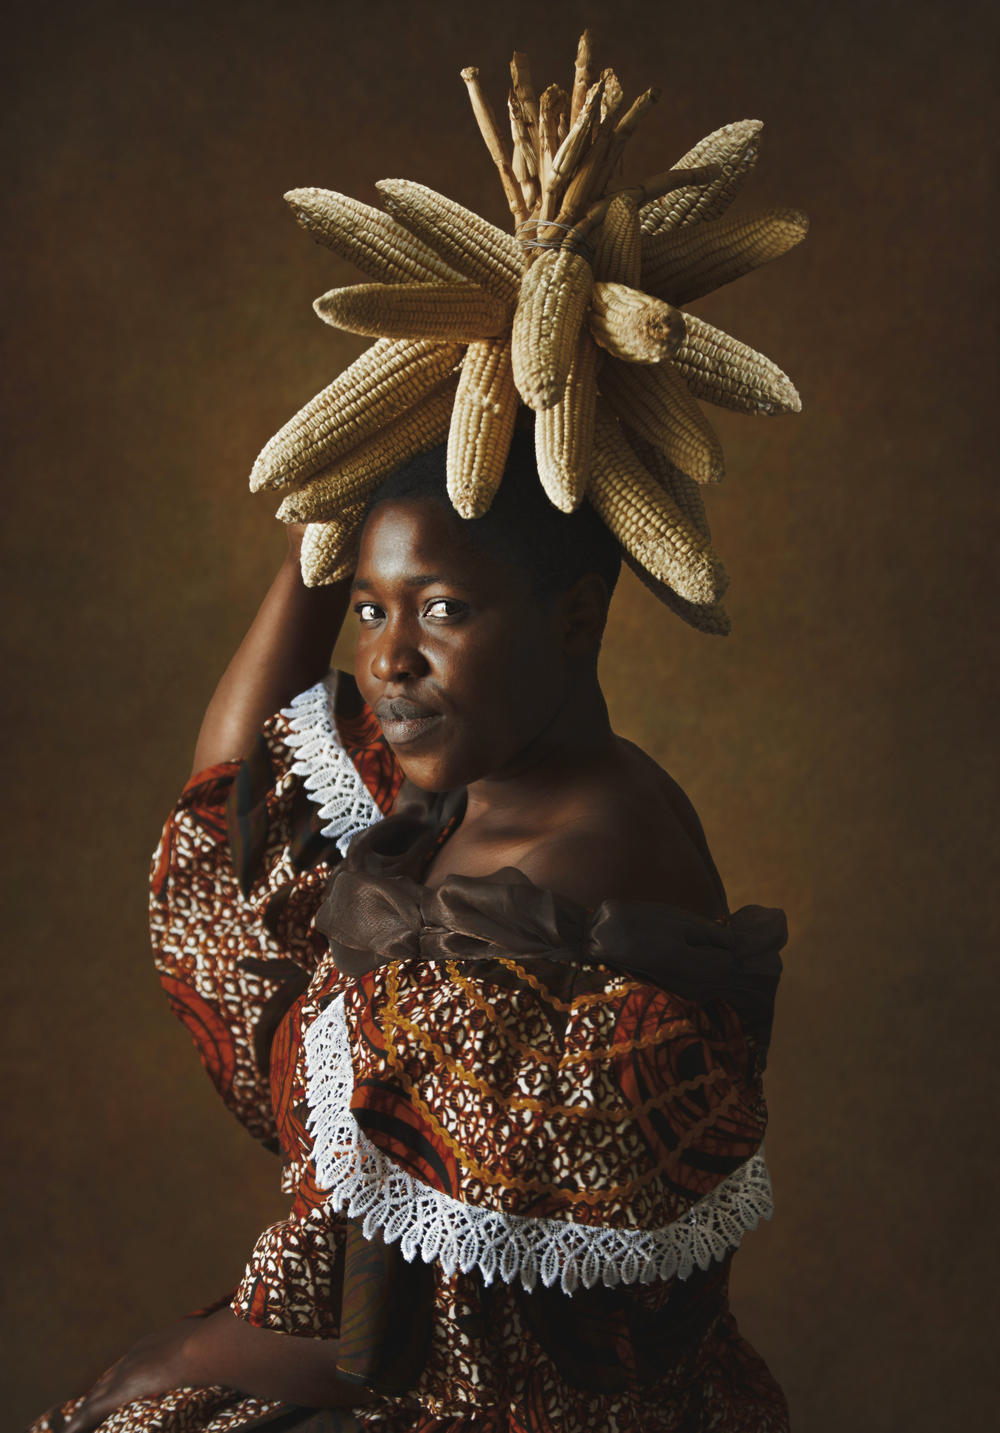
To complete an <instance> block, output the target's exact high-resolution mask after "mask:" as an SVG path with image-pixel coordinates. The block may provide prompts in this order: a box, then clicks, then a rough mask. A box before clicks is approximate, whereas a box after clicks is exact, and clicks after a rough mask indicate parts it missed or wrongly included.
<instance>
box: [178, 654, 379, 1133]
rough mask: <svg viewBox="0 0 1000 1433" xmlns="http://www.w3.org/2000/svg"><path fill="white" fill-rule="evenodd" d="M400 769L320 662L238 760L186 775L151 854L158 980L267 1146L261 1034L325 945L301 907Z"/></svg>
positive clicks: (316, 898) (310, 901)
mask: <svg viewBox="0 0 1000 1433" xmlns="http://www.w3.org/2000/svg"><path fill="white" fill-rule="evenodd" d="M400 780H401V773H400V772H399V770H398V766H397V764H396V762H395V759H394V757H393V756H392V753H391V751H390V750H389V748H388V747H387V746H386V744H385V742H384V740H383V738H382V736H381V734H380V732H379V729H378V725H377V723H376V722H375V720H374V717H373V716H372V713H371V711H370V710H369V709H368V707H366V706H365V705H364V703H363V702H362V701H361V699H360V696H359V694H358V691H357V688H356V686H355V685H354V681H353V678H351V677H349V676H347V675H345V674H344V673H337V672H332V673H331V674H330V675H329V677H327V678H326V679H324V681H322V682H318V683H317V684H316V685H315V686H314V687H312V688H310V689H309V690H308V691H306V692H303V693H302V694H301V695H300V696H299V697H297V698H296V699H295V700H294V701H293V702H292V703H291V705H290V706H289V707H288V708H286V709H285V710H284V711H282V712H279V713H277V714H276V715H275V716H273V717H271V718H270V719H269V720H268V721H267V722H266V723H265V724H264V727H263V729H262V730H261V732H260V734H259V736H258V737H257V740H256V742H255V744H254V746H253V749H252V750H251V751H250V753H249V754H248V755H247V756H246V758H245V759H244V760H243V761H229V762H224V763H222V764H220V765H217V766H212V767H210V768H209V769H208V770H206V771H202V772H199V773H198V774H197V775H196V776H194V777H193V778H192V779H191V780H190V781H189V782H188V784H187V785H186V786H185V788H184V790H183V792H182V793H181V796H180V799H179V801H178V802H177V804H176V806H175V807H174V809H173V810H172V811H171V813H170V815H169V817H168V818H167V822H166V825H165V827H164V830H163V835H162V837H161V839H160V842H159V845H158V846H157V849H156V851H155V853H154V856H153V861H152V870H151V902H150V925H151V932H152V941H153V952H154V959H155V963H156V968H157V971H158V974H159V978H160V982H161V984H162V985H163V988H164V990H165V992H166V994H167V996H168V998H169V1000H170V1003H171V1007H172V1008H173V1010H174V1013H175V1014H176V1015H177V1016H178V1018H179V1019H180V1020H181V1022H182V1023H183V1024H184V1025H185V1026H186V1028H187V1030H188V1032H189V1034H190V1035H191V1037H192V1039H193V1040H194V1043H195V1046H196V1048H197V1051H198V1054H199V1056H200V1058H201V1061H202V1064H203V1065H204V1066H205V1069H206V1071H207V1073H208V1075H209V1078H210V1079H211V1080H212V1083H213V1084H214V1085H215V1088H216V1089H217V1090H218V1092H219V1094H220V1095H221V1096H222V1099H223V1100H224V1102H225V1104H226V1105H227V1107H228V1108H229V1109H230V1110H231V1111H232V1113H233V1114H234V1115H235V1116H236V1117H237V1119H239V1120H240V1121H241V1123H242V1124H243V1125H244V1126H245V1127H246V1128H247V1130H248V1131H249V1132H250V1133H251V1134H252V1135H254V1136H255V1137H256V1138H257V1139H260V1140H263V1141H264V1142H265V1143H267V1144H268V1145H269V1146H271V1147H275V1121H274V1114H273V1111H272V1105H271V1092H270V1086H269V1066H270V1051H271V1041H272V1038H273V1035H274V1032H275V1030H276V1028H277V1026H278V1024H279V1022H280V1021H281V1019H282V1018H283V1016H284V1015H285V1013H286V1012H287V1011H288V1009H289V1008H290V1006H291V1005H292V1003H293V1002H294V1001H295V999H296V998H297V997H298V996H299V995H300V994H301V993H302V992H303V991H304V990H305V988H306V986H307V985H308V983H309V979H310V977H311V975H312V972H313V971H314V969H315V967H316V964H317V961H318V959H319V957H320V955H321V954H322V952H323V951H324V950H325V949H326V942H325V941H324V940H323V939H322V938H321V937H320V936H319V935H318V934H317V932H316V931H314V930H313V927H312V922H313V916H314V915H315V913H316V910H317V909H318V907H319V905H320V903H321V901H322V898H323V893H324V891H325V889H326V887H327V885H328V883H329V879H330V875H331V873H332V871H333V869H335V867H336V866H337V865H338V864H339V862H340V860H341V859H342V856H343V854H344V852H345V850H346V848H347V845H348V843H349V842H350V840H351V839H352V838H353V836H354V835H356V834H357V833H358V832H359V831H362V830H364V829H366V827H368V826H369V825H371V824H372V823H373V822H374V821H377V820H379V819H380V818H381V816H382V815H383V814H384V813H385V812H386V811H387V810H388V809H389V807H390V806H391V805H392V802H393V799H394V797H395V794H396V791H397V789H398V787H399V784H400Z"/></svg>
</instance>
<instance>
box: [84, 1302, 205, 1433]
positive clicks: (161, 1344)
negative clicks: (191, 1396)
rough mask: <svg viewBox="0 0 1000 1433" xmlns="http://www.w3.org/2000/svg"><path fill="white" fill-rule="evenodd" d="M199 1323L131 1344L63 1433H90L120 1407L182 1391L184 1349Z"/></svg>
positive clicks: (187, 1322)
mask: <svg viewBox="0 0 1000 1433" xmlns="http://www.w3.org/2000/svg"><path fill="white" fill-rule="evenodd" d="M198 1322H199V1320H197V1319H180V1320H179V1321H178V1322H177V1323H174V1324H171V1325H170V1326H169V1327H168V1328H165V1329H160V1330H159V1331H158V1332H156V1333H153V1334H148V1335H147V1336H146V1338H142V1339H140V1340H139V1342H138V1343H136V1344H133V1346H132V1347H131V1348H130V1349H129V1351H128V1353H126V1354H125V1356H124V1357H123V1358H120V1359H119V1360H118V1362H117V1363H115V1364H112V1366H111V1367H110V1368H109V1369H108V1370H107V1372H106V1373H102V1374H101V1376H100V1378H99V1379H98V1380H97V1382H96V1383H95V1384H94V1386H93V1388H92V1389H91V1390H90V1392H89V1393H88V1394H87V1396H86V1398H85V1399H84V1400H83V1402H82V1403H81V1404H80V1407H79V1408H78V1409H77V1410H76V1412H75V1413H74V1414H73V1416H72V1418H71V1419H70V1420H69V1422H68V1423H67V1424H66V1427H65V1429H64V1430H63V1433H90V1430H91V1429H93V1428H97V1427H99V1426H100V1424H101V1423H103V1422H104V1420H105V1418H107V1417H108V1416H109V1415H110V1414H112V1413H114V1411H115V1409H116V1408H120V1407H121V1406H122V1404H123V1403H131V1402H132V1401H133V1400H134V1399H136V1398H152V1397H155V1395H156V1394H158V1393H166V1392H167V1390H168V1389H170V1388H180V1387H183V1386H184V1384H185V1382H186V1379H185V1376H184V1346H185V1344H186V1343H187V1341H188V1338H189V1337H190V1334H191V1331H192V1328H193V1327H194V1326H196V1325H197V1324H198Z"/></svg>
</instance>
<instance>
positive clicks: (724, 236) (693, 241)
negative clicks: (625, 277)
mask: <svg viewBox="0 0 1000 1433" xmlns="http://www.w3.org/2000/svg"><path fill="white" fill-rule="evenodd" d="M808 227H809V221H808V219H807V218H806V216H805V215H804V214H800V213H799V212H798V210H797V209H760V210H757V211H755V212H753V213H745V214H729V215H727V216H726V217H725V218H724V219H714V220H712V221H711V222H709V223H707V224H688V225H685V226H684V227H683V228H680V229H665V230H662V231H661V232H660V233H659V234H655V235H651V236H649V237H647V238H645V239H644V240H643V244H642V285H643V288H645V289H648V290H649V292H650V293H654V294H660V295H661V296H662V297H663V298H666V299H669V300H670V302H671V303H675V304H684V303H690V301H691V300H692V299H697V298H701V296H702V295H703V294H708V293H711V292H712V291H713V290H714V289H718V288H721V287H722V285H723V284H729V283H732V281H733V279H738V278H740V277H741V276H742V275H743V274H748V273H749V272H750V271H751V269H757V268H759V267H760V265H761V264H766V263H769V262H770V261H771V259H776V258H778V256H779V255H780V254H784V253H786V252H787V250H789V249H791V248H793V247H794V245H796V244H797V243H799V242H800V240H802V239H804V238H805V235H806V230H807V229H808Z"/></svg>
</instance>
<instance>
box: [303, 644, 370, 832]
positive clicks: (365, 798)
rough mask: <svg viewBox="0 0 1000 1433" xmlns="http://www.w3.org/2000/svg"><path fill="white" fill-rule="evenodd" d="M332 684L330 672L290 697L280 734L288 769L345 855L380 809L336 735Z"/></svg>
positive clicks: (334, 683)
mask: <svg viewBox="0 0 1000 1433" xmlns="http://www.w3.org/2000/svg"><path fill="white" fill-rule="evenodd" d="M336 684H337V673H336V672H330V673H329V675H328V676H326V677H323V678H322V679H321V680H320V681H318V682H317V683H316V685H315V686H313V687H310V688H309V689H308V691H305V692H300V693H299V695H298V696H297V697H294V698H293V699H292V703H291V705H290V706H287V707H284V708H283V709H282V712H281V715H282V716H283V717H285V718H286V719H287V721H288V723H289V726H290V728H291V730H290V731H289V733H288V736H287V737H286V738H285V740H286V741H287V743H288V745H289V746H290V747H291V748H292V750H293V751H294V752H295V761H294V762H293V763H292V770H293V771H294V772H295V774H296V775H297V776H301V777H302V784H303V786H304V787H305V789H306V795H307V796H308V797H309V799H310V801H312V802H313V804H314V805H315V806H316V807H317V808H318V811H319V817H320V820H321V821H324V822H325V823H326V824H325V825H324V826H323V827H322V832H323V835H324V836H331V837H336V840H337V850H338V851H339V852H340V854H341V855H342V856H346V855H347V848H348V846H349V845H350V844H351V842H352V840H353V839H354V837H355V836H356V835H357V834H358V832H359V831H365V830H367V829H368V827H369V826H373V825H374V824H375V822H376V821H381V819H382V812H381V811H380V810H379V808H378V805H377V803H376V802H375V801H374V800H373V798H372V795H371V792H370V791H369V790H368V788H367V786H366V785H365V783H364V782H363V781H362V780H361V777H360V776H359V775H358V770H357V767H356V766H355V765H354V762H353V761H352V760H351V758H350V757H349V756H348V754H347V752H346V751H345V750H344V748H343V746H342V745H341V741H340V737H339V736H338V735H337V728H336V726H335V725H334V721H333V713H332V706H333V694H334V691H335V689H336Z"/></svg>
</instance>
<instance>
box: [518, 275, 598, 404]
mask: <svg viewBox="0 0 1000 1433" xmlns="http://www.w3.org/2000/svg"><path fill="white" fill-rule="evenodd" d="M593 284H594V276H593V272H592V270H591V267H590V265H589V264H588V263H587V261H586V259H585V258H584V257H583V255H582V254H577V253H574V252H573V251H572V250H571V249H546V250H543V251H542V252H541V253H540V255H539V258H538V260H537V262H536V263H534V264H532V266H531V268H530V269H529V270H528V272H527V273H526V274H525V276H524V281H523V283H522V285H521V296H520V298H519V300H518V304H517V310H516V312H515V314H514V328H513V334H512V339H513V361H514V382H515V383H516V385H517V391H518V392H519V393H520V395H521V397H522V398H523V399H524V401H525V403H527V405H528V407H529V408H534V409H535V410H536V412H537V411H539V410H541V409H545V408H551V407H552V405H553V404H554V403H558V402H559V399H560V398H561V397H562V395H563V390H564V388H565V387H566V379H567V376H568V374H569V369H570V364H571V363H572V362H573V355H574V353H575V352H576V340H577V336H578V335H579V332H580V329H581V327H582V325H583V320H584V315H585V314H586V312H587V305H588V304H589V302H590V294H591V290H592V288H593Z"/></svg>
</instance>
